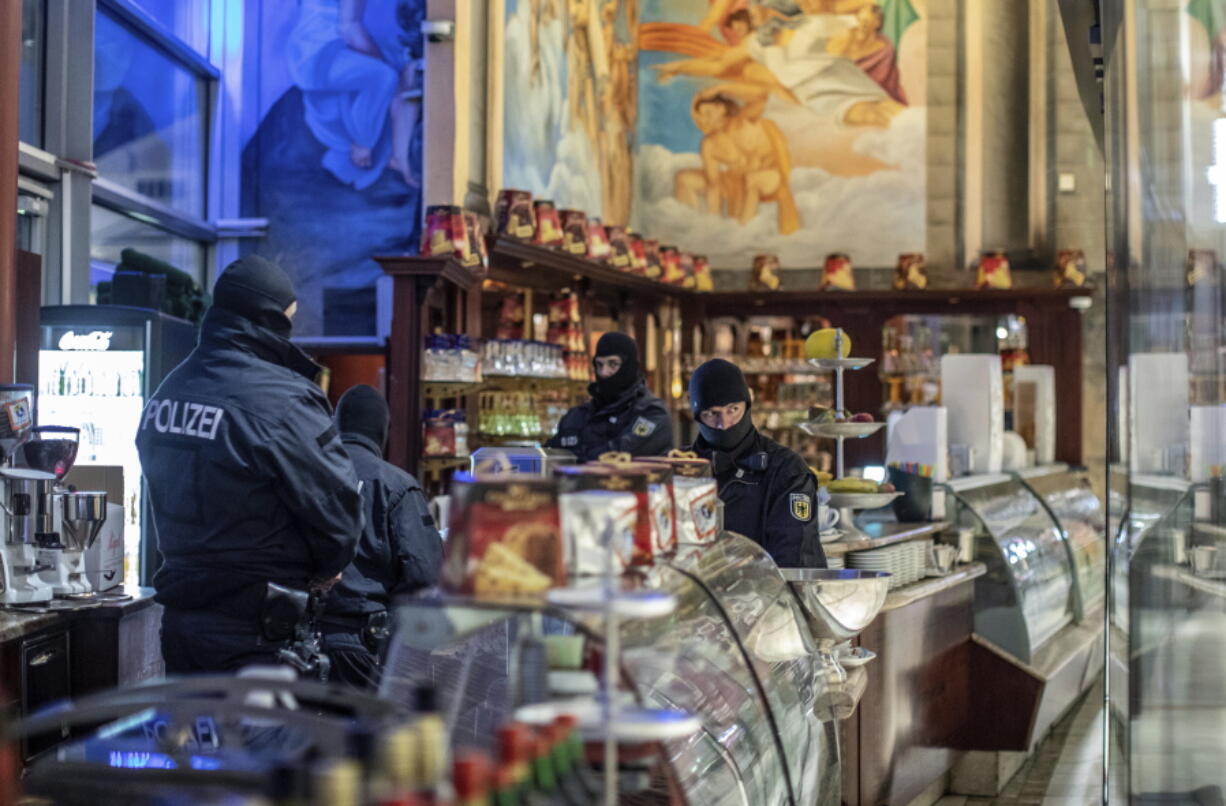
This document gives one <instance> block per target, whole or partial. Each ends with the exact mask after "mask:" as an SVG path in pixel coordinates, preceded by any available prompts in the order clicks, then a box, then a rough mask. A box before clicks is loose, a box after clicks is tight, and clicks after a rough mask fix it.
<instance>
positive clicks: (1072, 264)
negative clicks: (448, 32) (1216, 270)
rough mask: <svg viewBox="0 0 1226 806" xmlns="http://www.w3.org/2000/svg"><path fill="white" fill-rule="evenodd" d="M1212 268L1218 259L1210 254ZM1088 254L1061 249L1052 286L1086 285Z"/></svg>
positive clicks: (1057, 256)
mask: <svg viewBox="0 0 1226 806" xmlns="http://www.w3.org/2000/svg"><path fill="white" fill-rule="evenodd" d="M1194 253H1195V250H1193V252H1189V253H1188V265H1189V267H1191V266H1192V255H1193V254H1194ZM1209 255H1210V256H1211V260H1212V263H1211V264H1210V265H1211V266H1215V267H1216V265H1217V257H1216V256H1214V255H1213V252H1210V253H1209ZM1086 275H1087V272H1086V253H1085V252H1083V251H1081V250H1080V249H1061V250H1060V251H1059V252H1057V253H1056V270H1055V272H1054V273H1053V274H1052V285H1054V286H1055V287H1056V288H1081V287H1082V286H1084V285H1085V284H1086Z"/></svg>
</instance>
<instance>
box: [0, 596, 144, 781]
mask: <svg viewBox="0 0 1226 806" xmlns="http://www.w3.org/2000/svg"><path fill="white" fill-rule="evenodd" d="M126 592H127V593H129V594H130V595H131V596H132V598H131V599H129V600H127V601H124V602H113V603H105V604H102V605H99V606H97V607H86V608H80V609H74V610H53V611H51V612H45V613H35V612H30V613H23V612H17V611H13V610H0V707H3V708H4V709H5V710H6V711H7V712H8V713H9V714H10V715H12V716H13V717H16V718H20V717H22V716H25V715H27V714H30V713H33V712H35V711H37V710H39V709H40V708H43V707H46V706H47V705H50V704H52V703H54V702H57V701H60V700H64V699H68V698H71V697H80V696H83V695H86V694H92V693H94V692H98V691H105V690H107V689H112V688H117V687H119V686H129V685H134V684H136V683H139V682H142V681H144V680H148V679H151V678H154V677H160V676H161V675H162V674H163V671H164V666H163V664H162V652H161V641H160V633H159V628H160V625H161V619H162V607H161V605H159V604H156V603H155V602H154V601H153V591H152V589H149V588H133V589H129V590H127V591H126ZM62 738H63V737H61V736H57V735H45V736H34V737H30V738H29V739H27V740H25V741H23V742H22V748H21V755H22V760H23V761H29V760H30V759H32V758H34V757H35V756H37V755H38V754H40V753H42V752H44V751H46V750H47V749H49V748H51V747H53V746H54V745H55V744H56V743H57V742H59V741H60V740H61V739H62Z"/></svg>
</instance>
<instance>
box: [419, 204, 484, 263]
mask: <svg viewBox="0 0 1226 806" xmlns="http://www.w3.org/2000/svg"><path fill="white" fill-rule="evenodd" d="M421 253H422V254H423V255H425V256H427V257H446V256H448V255H454V256H456V257H457V258H459V259H460V261H461V262H463V263H464V264H465V265H468V262H469V261H470V260H471V259H472V258H471V252H470V247H469V243H468V231H467V228H466V227H465V226H464V213H463V211H462V210H461V209H460V208H459V207H457V206H455V205H451V204H436V205H433V206H430V207H427V208H426V226H425V228H424V229H423V230H422V233H421Z"/></svg>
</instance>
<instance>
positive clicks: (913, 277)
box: [894, 252, 928, 291]
mask: <svg viewBox="0 0 1226 806" xmlns="http://www.w3.org/2000/svg"><path fill="white" fill-rule="evenodd" d="M927 287H928V265H927V263H925V261H924V256H923V255H921V254H919V253H918V252H907V253H904V254H901V255H899V256H898V265H896V266H895V267H894V290H895V291H922V290H923V289H925V288H927Z"/></svg>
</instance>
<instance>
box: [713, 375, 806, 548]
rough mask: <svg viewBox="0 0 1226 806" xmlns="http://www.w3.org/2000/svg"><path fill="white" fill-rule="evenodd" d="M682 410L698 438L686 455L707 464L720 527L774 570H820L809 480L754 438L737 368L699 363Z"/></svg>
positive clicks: (777, 450) (782, 452)
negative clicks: (746, 542) (757, 549)
mask: <svg viewBox="0 0 1226 806" xmlns="http://www.w3.org/2000/svg"><path fill="white" fill-rule="evenodd" d="M690 406H691V407H692V409H693V412H694V418H695V419H696V420H697V421H698V433H699V437H698V439H697V440H696V441H695V442H694V446H693V450H694V451H695V452H696V453H698V455H699V456H702V457H704V458H706V459H710V460H711V462H712V464H713V466H714V470H715V480H716V483H717V484H718V486H719V497H720V500H721V501H723V502H724V526H725V528H727V529H728V530H729V531H731V532H737V533H739V534H742V535H744V536H746V537H748V538H750V539H751V540H753V541H754V542H756V543H758V545H760V546H762V548H764V549H766V551H767V552H769V553H770V555H771V557H773V558H774V560H775V563H776V564H778V565H779V567H781V568H796V567H810V568H824V567H825V566H826V555H825V553H824V552H823V551H822V544H821V539H820V538H819V537H818V531H819V526H818V523H817V519H816V517H815V515H816V514H817V513H816V511H815V510H816V503H815V502H816V498H817V479H816V478H815V477H814V476H813V473H812V472H811V471H810V470H809V467H808V465H806V464H805V461H804V460H803V459H801V458H800V456H799V455H798V454H797V453H796V452H795V451H792V450H790V449H788V448H785V447H783V446H782V445H780V444H779V443H777V442H775V441H773V440H771V439H768V438H767V437H765V436H763V435H762V434H760V433H758V429H757V428H755V427H754V424H753V420H752V419H751V418H750V416H749V409H750V406H751V400H750V394H749V387H748V385H746V383H745V376H744V375H742V374H741V370H740V369H739V368H738V367H737V366H736V365H735V364H732V363H730V362H728V361H724V360H723V359H721V358H713V359H711V360H710V361H707V362H706V363H705V364H703V365H702V366H700V367H699V368H698V369H697V370H695V371H694V374H693V375H692V376H691V377H690Z"/></svg>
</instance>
